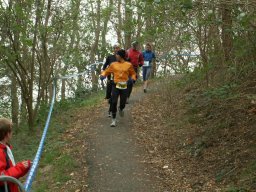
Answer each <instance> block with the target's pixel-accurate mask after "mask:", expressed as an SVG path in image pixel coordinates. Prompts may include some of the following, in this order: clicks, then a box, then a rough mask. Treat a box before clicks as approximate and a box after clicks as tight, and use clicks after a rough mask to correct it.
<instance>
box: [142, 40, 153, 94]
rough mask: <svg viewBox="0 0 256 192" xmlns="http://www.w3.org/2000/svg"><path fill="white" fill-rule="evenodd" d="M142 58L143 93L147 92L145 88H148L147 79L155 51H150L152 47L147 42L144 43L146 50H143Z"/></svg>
mask: <svg viewBox="0 0 256 192" xmlns="http://www.w3.org/2000/svg"><path fill="white" fill-rule="evenodd" d="M142 54H143V58H144V65H143V69H142V70H143V73H142V74H143V82H144V85H143V90H144V93H146V92H147V88H148V79H149V77H150V74H151V70H152V65H153V63H154V62H155V59H156V56H155V53H154V52H153V51H152V47H151V45H150V44H149V43H147V44H146V50H145V51H143V53H142Z"/></svg>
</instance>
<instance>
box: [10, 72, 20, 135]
mask: <svg viewBox="0 0 256 192" xmlns="http://www.w3.org/2000/svg"><path fill="white" fill-rule="evenodd" d="M11 81H12V84H11V104H12V123H13V125H14V129H15V131H18V126H19V100H18V94H17V91H18V90H17V80H16V77H15V76H14V75H12V77H11Z"/></svg>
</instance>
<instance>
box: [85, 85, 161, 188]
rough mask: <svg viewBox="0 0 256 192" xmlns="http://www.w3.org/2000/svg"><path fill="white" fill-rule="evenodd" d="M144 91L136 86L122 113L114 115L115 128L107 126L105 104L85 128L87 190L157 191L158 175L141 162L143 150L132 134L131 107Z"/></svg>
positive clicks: (108, 119) (107, 119)
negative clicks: (87, 127)
mask: <svg viewBox="0 0 256 192" xmlns="http://www.w3.org/2000/svg"><path fill="white" fill-rule="evenodd" d="M143 96H145V94H144V93H143V92H142V90H141V88H140V89H138V88H137V89H135V90H134V92H133V94H132V98H131V100H130V102H129V104H128V105H126V108H125V116H124V117H120V116H119V115H117V127H114V128H113V127H110V122H111V118H109V117H107V107H108V106H107V105H105V106H104V108H102V110H101V111H100V112H99V115H98V118H97V121H95V122H94V123H93V124H91V126H90V129H89V130H88V145H89V146H88V152H87V163H88V174H89V175H88V191H89V192H101V191H102V192H103V191H104V192H107V191H111V192H146V191H147V192H151V191H152V192H157V191H158V190H157V183H156V182H157V178H154V176H153V175H152V174H151V173H150V169H149V167H148V166H146V165H145V164H144V163H143V159H142V154H143V151H142V149H140V148H139V147H138V145H136V138H135V136H134V135H133V133H132V130H131V129H132V123H133V122H132V118H131V114H130V110H131V107H136V103H137V102H139V100H140V99H142V98H143Z"/></svg>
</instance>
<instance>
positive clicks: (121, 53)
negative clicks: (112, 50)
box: [116, 49, 126, 59]
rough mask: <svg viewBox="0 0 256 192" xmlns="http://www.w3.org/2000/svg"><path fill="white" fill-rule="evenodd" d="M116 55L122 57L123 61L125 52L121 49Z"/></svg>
mask: <svg viewBox="0 0 256 192" xmlns="http://www.w3.org/2000/svg"><path fill="white" fill-rule="evenodd" d="M116 54H117V55H119V56H120V57H122V58H123V59H125V58H126V52H125V50H123V49H120V50H119V51H117V52H116Z"/></svg>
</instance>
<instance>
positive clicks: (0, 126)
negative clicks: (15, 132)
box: [0, 118, 12, 141]
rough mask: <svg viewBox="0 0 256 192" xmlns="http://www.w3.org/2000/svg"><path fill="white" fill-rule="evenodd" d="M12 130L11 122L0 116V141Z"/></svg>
mask: <svg viewBox="0 0 256 192" xmlns="http://www.w3.org/2000/svg"><path fill="white" fill-rule="evenodd" d="M11 131H12V122H11V121H10V120H9V119H6V118H0V141H2V140H3V139H4V138H5V136H6V135H7V134H8V133H10V132H11Z"/></svg>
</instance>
